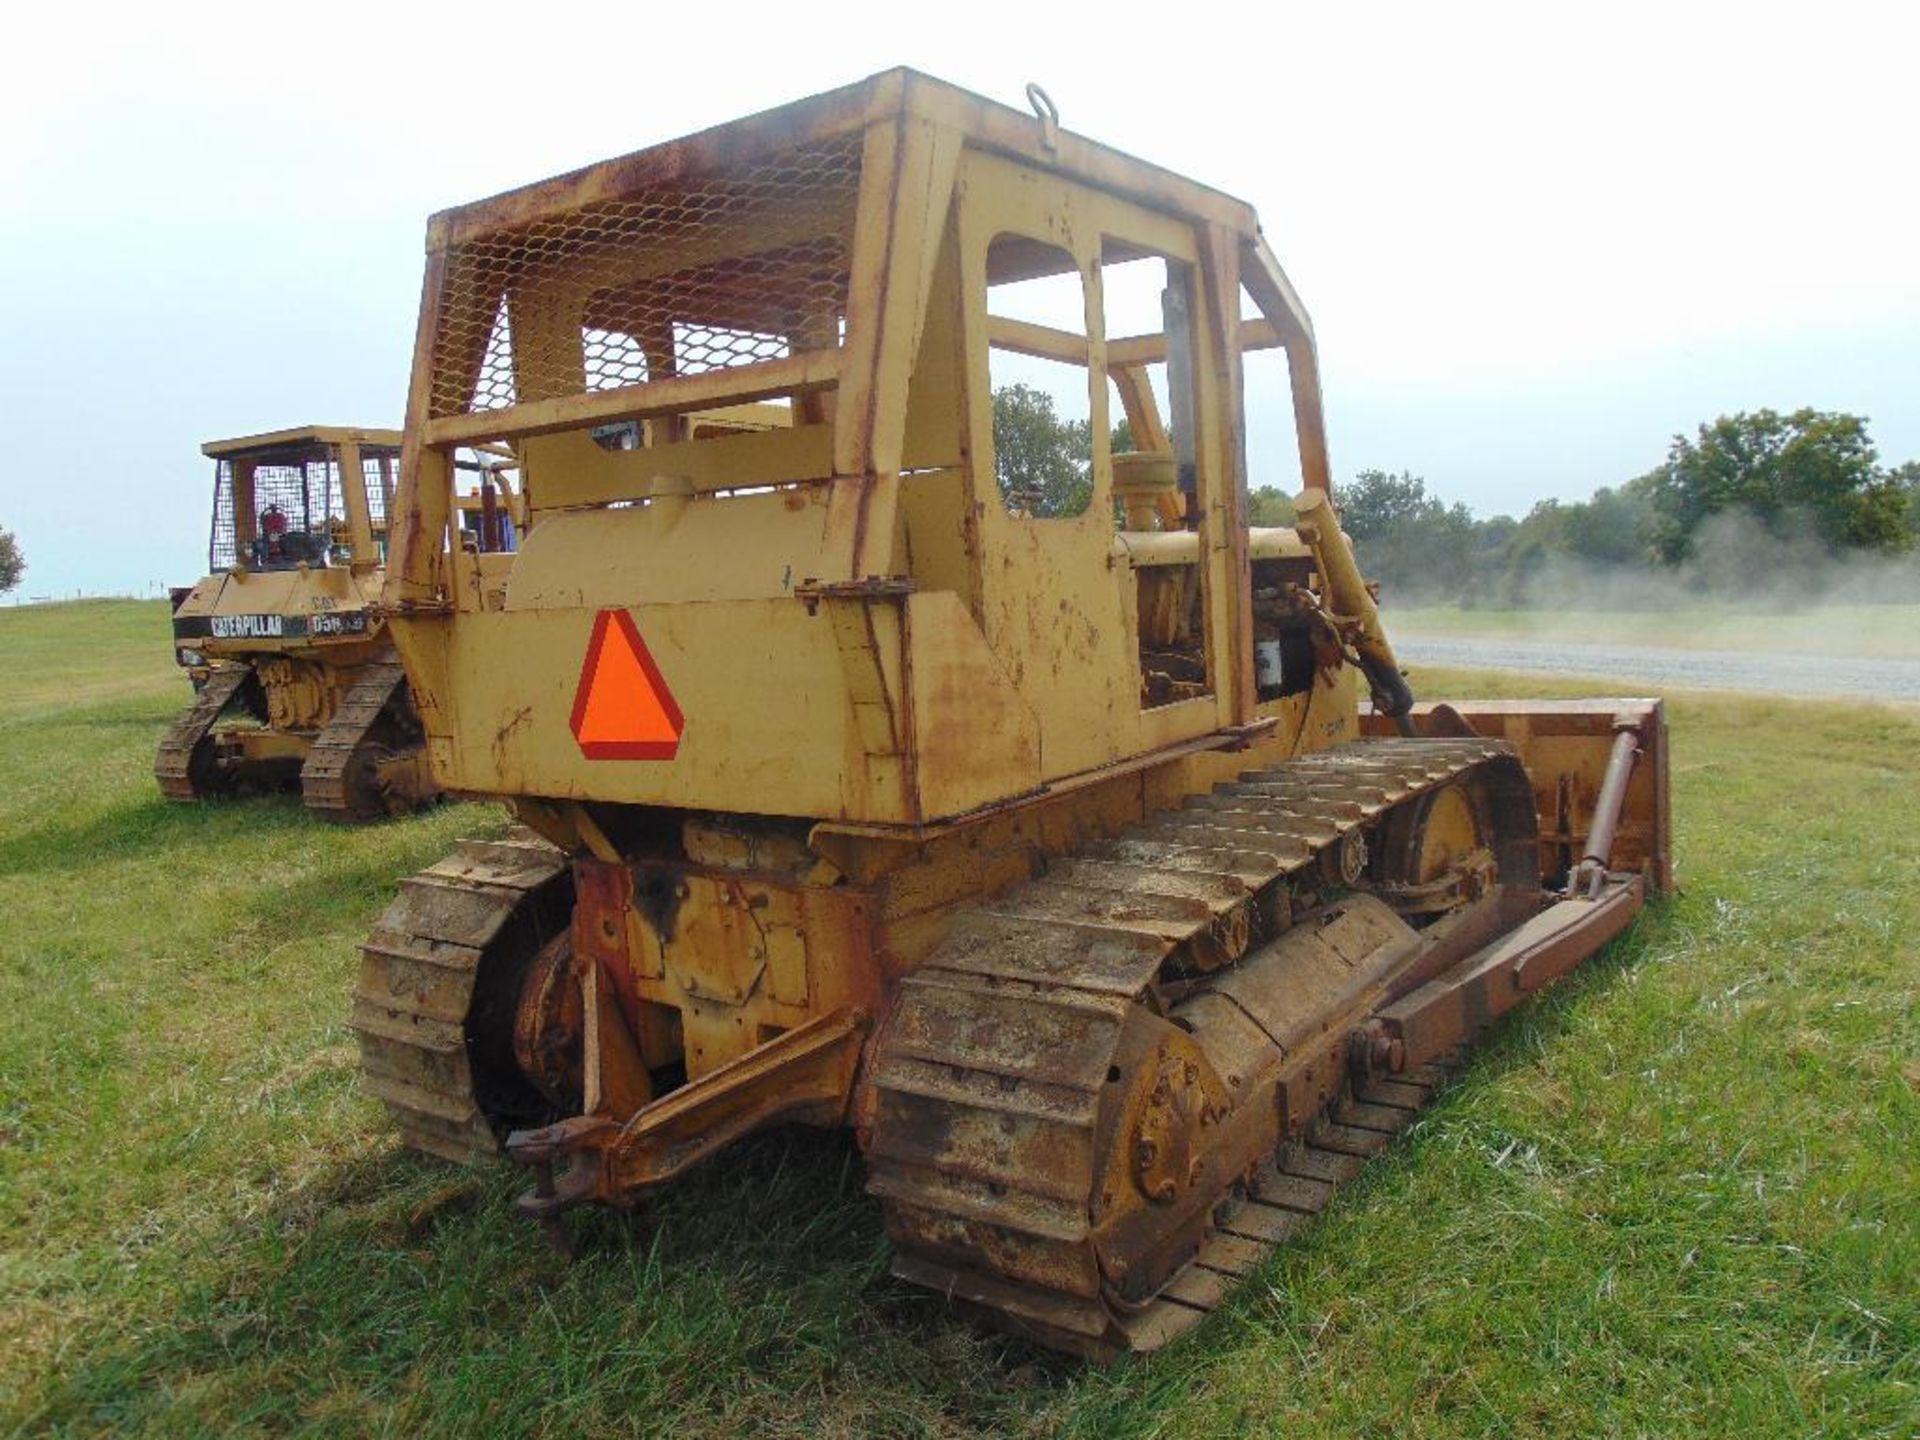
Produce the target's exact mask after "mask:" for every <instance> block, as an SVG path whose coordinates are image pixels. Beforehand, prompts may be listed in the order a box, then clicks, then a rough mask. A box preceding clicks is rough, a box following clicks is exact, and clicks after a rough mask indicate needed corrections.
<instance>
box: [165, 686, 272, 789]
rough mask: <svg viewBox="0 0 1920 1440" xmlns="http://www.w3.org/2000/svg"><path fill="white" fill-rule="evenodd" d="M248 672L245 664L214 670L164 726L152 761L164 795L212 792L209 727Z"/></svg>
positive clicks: (215, 773)
mask: <svg viewBox="0 0 1920 1440" xmlns="http://www.w3.org/2000/svg"><path fill="white" fill-rule="evenodd" d="M251 674H252V671H250V670H249V669H247V668H246V667H245V666H233V667H222V668H220V669H217V670H215V671H214V672H213V673H212V674H211V675H209V676H208V677H207V683H206V684H205V685H203V686H201V687H200V693H199V694H198V695H196V696H195V697H194V701H193V704H192V705H190V706H188V707H187V711H186V713H185V714H184V715H182V716H181V717H180V718H179V719H178V720H175V721H174V722H173V724H172V725H170V726H168V727H167V733H166V735H165V736H164V737H162V739H161V741H160V753H159V754H158V755H157V756H156V757H155V759H154V762H153V774H154V778H155V779H156V780H158V781H159V782H160V793H161V794H163V795H165V796H166V797H167V799H169V800H175V801H180V802H182V803H188V802H192V801H195V800H204V799H205V798H207V796H208V795H209V794H210V793H212V791H213V788H214V785H215V782H216V781H217V778H218V773H219V772H218V765H217V763H216V761H215V758H214V737H213V727H214V724H215V722H217V721H218V720H219V719H220V716H221V715H222V714H223V713H224V712H225V711H226V708H227V706H228V705H230V704H231V703H232V702H233V698H234V697H235V696H236V695H238V694H239V693H240V687H241V686H242V685H244V684H246V683H247V678H248V677H249V676H250V675H251Z"/></svg>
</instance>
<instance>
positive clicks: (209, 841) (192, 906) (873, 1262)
mask: <svg viewBox="0 0 1920 1440" xmlns="http://www.w3.org/2000/svg"><path fill="white" fill-rule="evenodd" d="M0 667H4V673H5V674H6V675H7V676H8V685H7V688H6V690H5V692H4V694H0V916H4V917H5V918H4V922H0V1011H3V1013H4V1015H5V1023H4V1026H3V1027H0V1424H5V1425H11V1426H12V1427H14V1428H16V1429H17V1430H19V1431H20V1432H23V1433H34V1434H94V1433H101V1432H122V1431H124V1432H133V1433H150V1434H162V1435H183V1436H189V1435H190V1436H199V1435H206V1434H281V1433H291V1434H308V1435H362V1434H375V1435H408V1436H412V1435H463V1436H465V1435H491V1434H500V1435H517V1434H541V1435H575V1434H578V1435H599V1434H608V1433H614V1434H627V1433H632V1434H649V1435H652V1434H659V1435H667V1434H672V1435H675V1436H701V1435H727V1436H738V1435H745V1434H792V1435H802V1434H805V1435H816V1434H825V1435H869V1434H871V1435H896V1436H908V1435H926V1436H951V1435H970V1434H1025V1435H1041V1434H1067V1435H1081V1436H1096V1435H1098V1436H1114V1435H1120V1436H1132V1435H1139V1436H1148V1435H1155V1436H1158V1435H1169V1436H1180V1435H1192V1436H1203V1435H1204V1436H1213V1435H1222V1434H1288V1435H1313V1434H1329V1435H1331V1434H1345V1433H1352V1432H1354V1431H1358V1430H1365V1431H1369V1432H1387V1431H1391V1432H1393V1433H1396V1434H1409V1435H1433V1434H1473V1435H1479V1434H1489V1433H1493V1434H1512V1435H1555V1436H1559V1435H1575V1434H1580V1435H1585V1434H1662V1435H1664V1434H1676V1433H1716V1434H1725V1433H1735V1432H1737V1433H1740V1434H1742V1435H1774V1434H1777V1435H1803V1434H1813V1433H1824V1434H1833V1435H1887V1436H1895V1435H1911V1434H1913V1433H1914V1432H1915V1430H1916V1428H1920V1389H1916V1387H1917V1386H1920V1215H1917V1213H1916V1212H1917V1211H1920V1201H1917V1197H1920V1158H1917V1157H1920V1094H1917V1093H1916V1091H1917V1090H1920V1060H1917V1059H1916V1057H1917V1056H1920V1027H1916V1022H1915V990H1916V985H1917V984H1920V965H1917V964H1916V960H1915V956H1916V937H1920V878H1917V877H1920V840H1916V837H1915V828H1914V823H1913V818H1912V817H1913V816H1914V815H1915V814H1916V813H1920V716H1917V715H1916V714H1914V713H1913V712H1910V711H1896V710H1892V709H1879V708H1874V707H1867V706H1859V705H1854V706H1846V707H1842V706H1818V705H1810V704H1791V703H1780V702H1769V701H1763V700H1749V699H1742V698H1698V697H1682V698H1680V699H1679V700H1678V701H1677V702H1676V703H1675V706H1674V723H1675V744H1676V753H1677V756H1678V773H1677V780H1676V784H1677V789H1676V795H1675V801H1676V810H1677V821H1678V827H1679V854H1680V859H1681V866H1682V878H1683V882H1684V885H1685V893H1684V894H1683V895H1682V896H1681V897H1680V898H1679V899H1677V900H1675V901H1673V902H1671V903H1669V904H1667V905H1664V906H1662V907H1660V908H1658V909H1657V910H1655V911H1653V912H1650V913H1649V914H1648V915H1647V916H1646V917H1644V918H1643V919H1642V921H1641V922H1640V923H1639V925H1638V926H1637V927H1636V929H1635V930H1634V931H1633V932H1632V933H1631V934H1630V935H1629V936H1627V937H1626V938H1624V939H1623V940H1622V941H1621V942H1620V943H1618V944H1616V945H1615V946H1614V947H1613V948H1612V949H1611V950H1610V951H1609V952H1608V953H1607V954H1606V955H1605V956H1603V957H1601V958H1600V959H1599V960H1597V961H1596V962H1594V963H1591V964H1589V965H1588V966H1586V967H1584V968H1583V969H1582V970H1581V971H1579V972H1577V973H1576V974H1575V975H1574V976H1573V977H1571V978H1570V979H1569V980H1568V981H1567V982H1565V983H1563V984H1562V985H1560V986H1559V987H1557V988H1556V989H1554V990H1553V991H1551V992H1550V993H1549V994H1548V995H1546V996H1545V997H1544V999H1543V1001H1542V1002H1541V1003H1538V1004H1536V1005H1534V1006H1532V1007H1531V1008H1529V1009H1527V1010H1525V1011H1523V1012H1521V1013H1520V1014H1519V1015H1517V1016H1515V1017H1513V1018H1511V1019H1510V1020H1509V1021H1508V1022H1507V1023H1506V1024H1505V1025H1503V1026H1502V1027H1501V1028H1500V1029H1499V1030H1498V1031H1497V1032H1495V1034H1494V1035H1493V1036H1492V1037H1491V1038H1490V1041H1489V1043H1488V1044H1487V1045H1486V1046H1485V1047H1484V1048H1483V1049H1482V1051H1481V1052H1480V1055H1479V1058H1478V1059H1477V1061H1476V1062H1475V1064H1474V1065H1473V1066H1472V1068H1471V1069H1470V1070H1469V1071H1468V1073H1467V1074H1466V1076H1465V1077H1464V1079H1463V1080H1462V1082H1461V1083H1460V1084H1459V1085H1458V1086H1457V1087H1456V1088H1455V1089H1454V1090H1452V1091H1451V1092H1449V1094H1448V1095H1447V1096H1446V1098H1445V1099H1444V1100H1443V1101H1441V1102H1440V1103H1439V1104H1438V1105H1437V1106H1436V1107H1435V1108H1434V1109H1433V1110H1431V1111H1430V1112H1429V1113H1428V1114H1427V1116H1426V1117H1425V1118H1423V1119H1422V1120H1421V1122H1419V1124H1418V1125H1417V1126H1416V1128H1415V1129H1414V1130H1413V1131H1412V1132H1411V1133H1410V1134H1409V1135H1408V1136H1407V1137H1406V1139H1405V1140H1404V1141H1403V1142H1402V1143H1401V1144H1399V1145H1398V1146H1397V1147H1396V1148H1395V1149H1394V1150H1392V1151H1391V1152H1389V1154H1388V1155H1387V1156H1385V1157H1383V1159H1381V1160H1380V1161H1378V1162H1376V1164H1375V1165H1374V1166H1373V1167H1372V1169H1371V1170H1370V1172H1369V1173H1368V1174H1367V1175H1366V1176H1365V1177H1363V1178H1362V1179H1361V1180H1360V1181H1359V1182H1356V1184H1355V1185H1354V1186H1353V1187H1351V1188H1349V1189H1348V1190H1346V1191H1344V1192H1343V1193H1342V1195H1341V1196H1340V1197H1339V1198H1338V1199H1337V1200H1336V1202H1335V1204H1334V1205H1333V1207H1332V1208H1331V1210H1330V1211H1329V1212H1328V1213H1327V1215H1326V1216H1324V1217H1323V1218H1322V1220H1321V1221H1320V1222H1319V1223H1317V1224H1316V1225H1315V1226H1314V1227H1313V1228H1312V1230H1311V1231H1309V1232H1308V1233H1307V1234H1306V1235H1305V1236H1304V1237H1303V1238H1302V1239H1301V1240H1300V1241H1299V1242H1298V1243H1296V1244H1295V1245H1293V1246H1292V1247H1291V1248H1290V1249H1288V1250H1287V1251H1286V1252H1285V1253H1283V1254H1282V1255H1280V1256H1278V1257H1276V1258H1275V1259H1274V1260H1273V1261H1272V1262H1271V1263H1269V1264H1268V1265H1267V1266H1266V1267H1265V1269H1264V1270H1263V1271H1262V1272H1260V1273H1259V1274H1258V1275H1257V1276H1256V1277H1255V1279H1254V1280H1253V1282H1252V1283H1251V1284H1249V1285H1248V1286H1247V1287H1246V1289H1245V1290H1244V1291H1243V1292H1242V1294H1241V1295H1240V1296H1239V1297H1238V1298H1237V1299H1236V1300H1235V1301H1233V1302H1232V1303H1231V1304H1230V1305H1229V1306H1228V1307H1227V1308H1226V1309H1225V1310H1224V1311H1223V1312H1222V1313H1221V1314H1220V1315H1218V1316H1217V1317H1215V1319H1214V1320H1212V1321H1210V1322H1209V1323H1208V1324H1207V1325H1206V1326H1205V1327H1204V1328H1203V1329H1202V1330H1201V1331H1200V1332H1199V1333H1198V1334H1197V1335H1196V1336H1194V1337H1193V1338H1192V1339H1191V1340H1189V1341H1187V1342H1185V1343H1183V1344H1181V1345H1179V1346H1176V1347H1175V1348H1173V1349H1172V1350H1170V1351H1168V1352H1166V1353H1164V1354H1162V1355H1160V1356H1158V1357H1155V1358H1154V1359H1152V1360H1150V1361H1147V1362H1144V1363H1130V1364H1122V1365H1120V1366H1118V1367H1115V1368H1113V1369H1109V1370H1092V1369H1086V1368H1083V1367H1080V1366H1077V1365H1073V1364H1068V1363H1065V1362H1062V1361H1059V1360H1056V1359H1053V1358H1052V1357H1049V1356H1046V1355H1043V1354H1040V1353H1038V1352H1035V1351H1032V1350H1029V1349H1027V1348H1025V1347H1023V1346H1020V1345H1018V1344H1016V1343H1013V1342H1011V1341H1006V1340H1002V1339H998V1338H995V1337H993V1336H990V1335H983V1334H981V1333H979V1332H976V1331H975V1330H973V1329H971V1328H969V1327H968V1326H967V1325H966V1324H964V1323H962V1322H961V1321H959V1320H956V1319H955V1318H953V1317H952V1316H951V1315H950V1314H949V1313H948V1311H947V1310H946V1308H945V1306H944V1305H943V1304H942V1303H941V1302H940V1300H939V1299H938V1298H937V1297H934V1296H929V1295H925V1294H922V1293H920V1292H918V1291H915V1290H913V1289H911V1288H909V1287H906V1286H904V1285H901V1284H898V1283H896V1282H894V1281H893V1280H891V1279H890V1278H889V1277H888V1275H887V1271H886V1247H885V1242H884V1238H883V1236H882V1234H881V1229H880V1221H879V1214H878V1211H877V1208H876V1206H875V1205H874V1203H873V1202H872V1201H871V1200H869V1199H868V1198H867V1197H866V1196H865V1195H864V1193H863V1191H862V1186H861V1171H860V1165H859V1160H858V1156H857V1154H856V1153H855V1152H854V1149H853V1147H852V1146H851V1144H850V1143H849V1142H848V1141H847V1140H846V1139H845V1138H844V1137H839V1136H823V1135H819V1134H815V1133H811V1132H803V1131H794V1132H782V1133H777V1134H773V1135H769V1136H765V1137H762V1138H760V1139H757V1140H755V1141H752V1142H750V1143H748V1144H746V1145H743V1146H741V1147H739V1148H737V1149H736V1150H734V1151H732V1152H730V1153H729V1154H728V1155H727V1156H726V1157H725V1158H723V1159H722V1160H721V1161H719V1162H717V1163H715V1164H713V1165H710V1166H708V1167H706V1168H705V1169H703V1170H701V1171H699V1172H697V1173H696V1174H695V1175H694V1176H692V1177H690V1178H689V1179H688V1180H687V1181H686V1182H685V1183H684V1184H681V1185H678V1186H676V1187H674V1188H672V1189H671V1190H669V1191H667V1192H666V1193H664V1194H663V1195H661V1196H660V1197H659V1198H658V1199H657V1200H655V1201H653V1202H651V1203H649V1204H647V1205H645V1206H643V1207H642V1208H640V1209H639V1210H638V1211H636V1212H635V1213H633V1214H631V1215H615V1214H611V1213H601V1214H595V1215H591V1216H585V1217H580V1218H579V1223H578V1231H577V1233H578V1237H579V1242H580V1243H579V1254H578V1257H577V1258H576V1259H574V1260H572V1261H568V1260H565V1259H563V1258H561V1257H560V1256H558V1255H556V1254H554V1253H553V1252H552V1251H550V1250H548V1249H547V1248H546V1247H545V1246H544V1245H543V1244H542V1243H541V1241H540V1239H539V1237H538V1235H537V1234H536V1233H535V1232H534V1231H533V1230H532V1229H531V1228H530V1227H527V1226H525V1225H523V1224H521V1223H520V1222H518V1221H516V1220H515V1219H514V1218H513V1216H512V1214H511V1213H510V1201H511V1197H512V1195H513V1194H514V1192H515V1190H516V1189H517V1188H518V1186H519V1177H518V1176H517V1175H513V1174H508V1173H505V1172H504V1171H501V1170H490V1171H478V1172H462V1171H457V1170H452V1169H448V1168H444V1167H440V1166H437V1165H434V1164H430V1163H427V1162H423V1161H420V1160H416V1159H414V1158H412V1157H410V1156H408V1155H405V1154H403V1153H402V1152H400V1151H399V1150H398V1149H397V1148H396V1146H395V1144H394V1142H393V1138H392V1136H391V1133H390V1132H389V1131H388V1129H387V1127H386V1125H385V1123H384V1121H383V1119H382V1117H381V1115H380V1113H379V1111H378V1110H377V1109H376V1108H375V1107H374V1106H372V1105H371V1104H369V1103H368V1102H367V1101H365V1100H364V1099H363V1098H361V1097H360V1095H359V1094H358V1091H357V1088H356V1083H355V1077H354V1055H353V1050H352V1046H351V1043H350V1037H349V1035H348V1033H347V1031H346V1029H345V1027H344V1024H343V1017H344V1013H345V1008H346V995H347V991H348V989H349V987H350V985H351V980H352V972H353V968H354V963H355V959H354V945H355V942H356V941H357V940H358V938H359V937H360V936H361V934H362V933H363V932H364V930H365V928H366V926H367V924H368V922H369V920H370V919H371V918H372V916H373V915H374V914H375V913H376V912H377V911H378V910H379V908H380V907H381V905H382V904H383V903H384V900H385V897H386V896H388V895H389V894H390V893H391V891H392V888H393V885H394V883H395V881H396V880H397V879H398V878H399V877H400V876H402V875H404V874H406V873H408V872H409V871H411V870H413V869H416V868H418V867H419V866H421V865H423V864H426V863H428V862H430V861H431V860H432V859H433V858H435V857H436V856H437V855H438V854H439V853H440V852H441V851H442V850H443V849H444V848H445V847H446V846H447V844H448V843H449V842H450V840H451V839H452V838H453V837H454V836H455V835H457V834H462V833H475V832H483V831H487V830H490V829H494V828H497V827H498V826H499V824H500V821H499V819H498V817H497V815H496V814H495V813H494V812H493V811H491V810H489V809H486V808H482V807H475V806H467V807H449V808H447V809H443V810H441V811H438V812H436V813H433V814H430V815H427V816H424V817H420V818H416V819H413V820H410V821H406V822H403V823H398V824H392V825H386V826H381V827H377V828H373V829H364V830H353V831H343V830H340V829H337V828H332V827H327V826H323V825H320V824H317V823H315V822H313V821H311V820H309V819H307V818H306V817H305V816H304V815H303V814H302V813H301V812H300V810H299V809H298V807H297V805H296V804H294V803H293V802H292V801H290V800H289V801H274V800H261V801H248V802H241V803H235V804H230V805H225V806H220V807H217V808H204V809H201V808H178V807H170V806H167V805H165V804H164V803H163V802H162V801H161V800H160V799H159V796H158V794H157V792H156V791H155V789H154V787H153V782H152V778H151V774H150V773H149V767H150V765H151V761H152V749H153V746H154V744H155V742H156V741H157V739H158V735H159V731H160V729H161V728H162V726H163V725H164V724H165V723H166V721H167V720H168V719H169V718H170V716H171V715H172V714H173V713H174V711H175V710H176V708H177V707H179V706H180V705H182V704H184V702H185V700H186V687H185V683H184V681H182V680H181V679H180V678H179V677H178V675H177V673H176V672H175V671H174V670H173V669H172V666H171V664H170V662H169V656H168V654H167V647H166V639H165V618H164V608H163V607H161V606H159V605H154V604H139V603H120V604H109V605H91V606H62V607H49V608H44V609H32V610H19V611H3V612H0ZM1428 687H1429V688H1430V689H1433V690H1434V691H1435V693H1440V692H1441V691H1442V690H1445V691H1449V692H1451V693H1455V694H1465V693H1468V692H1470V691H1479V692H1481V693H1487V692H1489V691H1493V690H1501V689H1504V690H1507V691H1515V690H1521V689H1524V690H1526V691H1529V692H1539V691H1544V690H1547V689H1549V688H1552V687H1547V686H1541V685H1535V684H1533V683H1532V682H1526V683H1525V684H1523V683H1522V682H1520V681H1517V680H1514V679H1510V678H1503V677H1465V676H1460V677H1448V678H1447V681H1446V682H1445V683H1444V684H1443V683H1439V681H1438V677H1431V676H1430V677H1429V679H1428ZM1558 688H1559V690H1560V691H1561V692H1562V693H1566V692H1568V691H1569V690H1570V688H1571V687H1566V686H1561V687H1558Z"/></svg>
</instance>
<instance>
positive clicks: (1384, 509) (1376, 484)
mask: <svg viewBox="0 0 1920 1440" xmlns="http://www.w3.org/2000/svg"><path fill="white" fill-rule="evenodd" d="M1338 499H1339V502H1340V523H1341V525H1342V526H1344V527H1345V529H1346V532H1347V534H1348V535H1349V536H1351V537H1352V538H1353V539H1355V540H1384V539H1387V538H1388V537H1390V536H1393V535H1396V534H1398V533H1399V532H1400V531H1402V530H1404V529H1405V528H1406V527H1407V526H1409V525H1411V524H1414V523H1417V522H1418V520H1419V519H1420V518H1421V516H1422V514H1423V513H1424V512H1425V511H1426V509H1427V507H1429V506H1431V505H1435V504H1438V503H1439V502H1438V501H1435V500H1431V499H1429V498H1428V496H1427V482H1426V481H1424V480H1422V479H1420V478H1419V477H1418V476H1416V475H1414V474H1412V473H1410V472H1409V471H1406V470H1402V471H1401V472H1400V473H1399V474H1398V475H1389V474H1388V473H1387V472H1386V471H1385V470H1362V471H1361V472H1360V473H1359V474H1358V475H1355V476H1354V477H1353V480H1352V482H1351V483H1350V484H1347V485H1343V486H1342V487H1341V488H1340V491H1339V495H1338Z"/></svg>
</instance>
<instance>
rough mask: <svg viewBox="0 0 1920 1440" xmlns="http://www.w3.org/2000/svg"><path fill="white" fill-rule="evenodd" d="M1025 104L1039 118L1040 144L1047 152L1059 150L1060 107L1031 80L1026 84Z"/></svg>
mask: <svg viewBox="0 0 1920 1440" xmlns="http://www.w3.org/2000/svg"><path fill="white" fill-rule="evenodd" d="M1027 104H1029V105H1031V106H1032V107H1033V113H1034V114H1035V115H1038V116H1039V117H1040V143H1041V144H1042V145H1044V146H1046V148H1047V149H1049V150H1058V149H1059V148H1060V107H1059V106H1058V105H1056V104H1054V103H1053V97H1052V96H1051V95H1049V94H1047V92H1046V91H1045V90H1043V89H1041V88H1040V86H1039V85H1038V84H1037V83H1035V82H1034V81H1032V80H1029V81H1028V82H1027Z"/></svg>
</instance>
